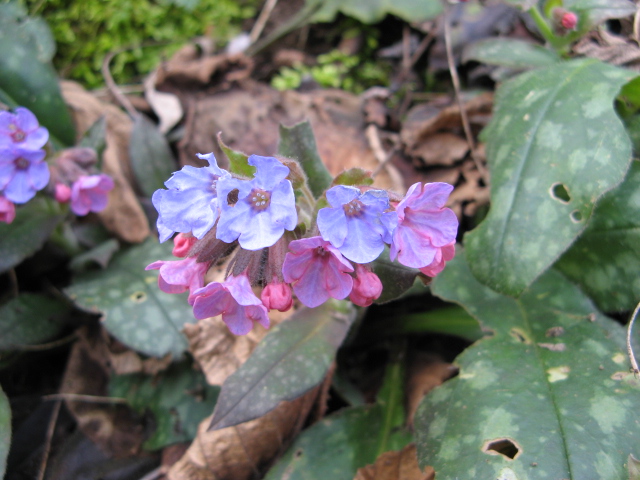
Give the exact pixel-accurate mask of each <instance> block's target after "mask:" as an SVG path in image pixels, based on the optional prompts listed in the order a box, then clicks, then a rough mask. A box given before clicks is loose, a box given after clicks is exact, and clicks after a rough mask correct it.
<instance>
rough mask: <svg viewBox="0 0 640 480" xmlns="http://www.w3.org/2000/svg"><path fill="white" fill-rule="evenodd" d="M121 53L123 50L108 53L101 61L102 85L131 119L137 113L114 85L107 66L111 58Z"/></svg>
mask: <svg viewBox="0 0 640 480" xmlns="http://www.w3.org/2000/svg"><path fill="white" fill-rule="evenodd" d="M123 51H124V50H120V51H117V52H109V53H107V55H105V57H104V60H103V61H102V76H103V77H104V83H106V84H107V88H108V89H109V91H110V92H111V94H112V95H113V97H114V98H115V99H116V101H117V102H118V103H119V104H120V105H121V106H122V108H124V109H125V110H126V111H127V113H128V114H129V116H130V117H131V118H136V117H137V116H138V115H139V113H138V111H137V110H136V109H135V108H134V107H133V105H132V104H131V102H130V101H129V99H128V98H127V97H125V96H124V95H123V94H122V92H121V91H120V88H119V87H118V85H116V82H115V81H114V80H113V77H112V76H111V71H110V70H109V64H110V63H111V60H112V59H113V57H115V56H116V55H117V54H118V53H122V52H123Z"/></svg>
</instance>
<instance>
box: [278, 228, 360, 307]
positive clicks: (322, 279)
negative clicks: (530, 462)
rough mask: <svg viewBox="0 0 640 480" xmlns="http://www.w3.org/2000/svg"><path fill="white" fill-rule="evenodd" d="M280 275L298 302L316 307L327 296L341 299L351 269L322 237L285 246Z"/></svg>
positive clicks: (350, 281) (347, 288)
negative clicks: (287, 283)
mask: <svg viewBox="0 0 640 480" xmlns="http://www.w3.org/2000/svg"><path fill="white" fill-rule="evenodd" d="M289 249H290V250H291V251H290V252H289V253H287V255H286V256H285V259H284V264H283V265H282V275H283V276H284V280H285V281H286V282H289V283H291V285H292V287H293V291H294V292H295V294H296V296H297V297H298V299H299V300H300V301H301V302H302V303H303V304H305V305H306V306H307V307H311V308H313V307H317V306H318V305H322V304H323V303H324V302H326V301H327V300H328V299H329V298H330V297H333V298H336V299H338V300H342V299H343V298H346V297H347V295H349V293H351V289H352V287H353V278H352V277H351V275H349V273H348V272H353V266H351V263H350V262H349V261H348V260H347V259H345V258H344V257H343V256H342V254H341V253H340V252H339V251H338V249H337V248H335V247H334V246H333V245H331V244H330V243H329V242H327V241H326V240H323V239H322V237H319V236H318V237H311V238H303V239H301V240H294V241H292V242H291V243H290V244H289Z"/></svg>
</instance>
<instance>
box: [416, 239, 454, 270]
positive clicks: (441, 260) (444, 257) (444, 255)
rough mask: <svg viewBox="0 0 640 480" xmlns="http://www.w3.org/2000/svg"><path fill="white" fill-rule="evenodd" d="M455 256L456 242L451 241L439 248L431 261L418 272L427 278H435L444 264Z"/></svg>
mask: <svg viewBox="0 0 640 480" xmlns="http://www.w3.org/2000/svg"><path fill="white" fill-rule="evenodd" d="M455 255H456V242H455V241H453V242H451V243H449V244H447V245H445V246H444V247H442V248H439V249H438V251H437V252H436V256H435V257H434V258H433V261H432V262H431V263H430V264H429V265H427V266H426V267H422V268H421V269H420V271H421V272H422V273H424V274H425V275H426V276H428V277H435V276H436V275H438V274H439V273H440V272H441V271H442V270H443V269H444V264H445V263H446V262H448V261H449V260H453V257H454V256H455Z"/></svg>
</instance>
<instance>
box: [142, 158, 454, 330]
mask: <svg viewBox="0 0 640 480" xmlns="http://www.w3.org/2000/svg"><path fill="white" fill-rule="evenodd" d="M198 156H199V157H200V159H202V160H205V161H206V162H207V163H208V166H205V167H201V168H195V167H191V166H186V167H184V168H183V169H182V170H180V171H178V172H175V173H174V174H173V176H172V177H171V178H170V179H169V180H168V181H167V182H166V183H165V185H166V187H167V189H161V190H158V191H156V192H155V193H154V195H153V197H152V201H153V204H154V206H155V208H156V210H157V211H158V220H157V227H158V233H159V236H160V241H165V240H168V239H169V238H170V237H171V236H172V235H174V234H175V233H177V235H176V236H175V237H174V249H173V254H174V255H175V256H176V257H180V258H181V259H180V260H173V261H156V262H154V263H152V264H151V265H149V266H148V267H147V270H159V278H158V284H159V287H160V289H161V290H162V291H164V292H167V293H181V292H186V291H187V290H188V291H189V304H190V305H191V306H192V307H193V313H194V316H195V317H196V318H197V319H204V318H208V317H212V316H216V315H221V316H222V320H223V321H224V322H225V323H226V324H227V326H228V327H229V329H230V331H231V332H233V333H234V334H238V335H242V334H246V333H248V332H249V331H251V329H252V328H253V325H254V322H258V323H260V324H261V325H263V326H265V327H268V326H269V319H268V316H267V313H268V311H269V310H271V309H276V310H280V311H286V310H288V309H289V308H291V307H292V305H293V294H295V296H296V297H297V298H298V300H299V301H300V302H301V303H302V304H304V305H306V306H307V307H317V306H319V305H321V304H322V303H324V302H325V301H327V300H328V299H329V298H335V299H345V298H347V297H349V298H350V300H351V301H352V302H353V303H355V304H356V305H360V306H368V305H371V303H373V301H375V300H376V299H377V298H378V297H379V296H380V294H381V293H382V288H383V287H382V282H381V281H380V279H379V278H378V276H377V275H376V274H375V273H374V272H373V269H372V266H371V262H373V261H375V260H376V259H377V258H378V257H379V256H380V254H381V253H382V252H383V250H384V249H385V246H387V245H388V246H389V255H390V258H391V260H392V261H393V260H396V259H397V260H398V262H399V263H401V264H403V265H405V266H407V267H411V268H416V269H419V270H420V271H421V272H422V273H423V274H424V275H427V276H431V277H433V276H435V275H437V274H438V273H439V272H440V271H441V270H442V269H443V268H444V265H445V262H447V261H449V260H451V259H452V258H453V256H454V254H455V239H456V233H457V230H458V219H457V217H456V215H455V214H454V213H453V212H452V211H451V210H450V209H448V208H445V206H444V205H445V203H446V201H447V198H448V196H449V194H450V193H451V191H452V189H453V187H452V186H451V185H448V184H446V183H427V184H424V185H423V184H421V183H416V184H415V185H412V186H411V188H409V190H408V192H407V194H406V196H405V197H404V198H402V199H399V198H397V199H396V197H390V195H389V192H387V191H384V190H378V189H373V188H370V187H361V188H357V187H354V186H347V185H335V186H333V187H331V188H329V189H328V190H327V191H326V192H325V195H324V198H322V199H319V200H318V201H316V200H315V199H314V198H313V196H312V195H311V193H310V192H309V191H308V189H307V187H306V184H303V185H302V186H301V187H300V188H301V189H302V190H303V191H302V192H301V194H300V195H299V196H298V198H299V199H300V201H299V204H297V203H296V195H295V193H294V188H293V185H292V182H291V180H290V179H291V178H294V177H296V176H297V175H299V174H298V172H291V171H290V168H289V166H292V165H293V164H292V163H291V161H288V160H287V162H286V163H287V165H289V166H287V165H285V163H283V162H281V161H280V160H278V159H277V158H274V157H263V156H259V155H251V156H250V157H249V158H248V159H247V161H248V164H249V165H251V166H253V167H255V169H256V171H255V174H254V176H253V178H251V179H246V178H238V177H237V176H234V175H232V174H231V173H229V172H227V171H226V170H224V169H222V168H220V167H219V166H218V164H217V161H216V159H215V157H214V156H213V154H212V153H209V154H207V155H200V154H198ZM303 183H304V182H303ZM304 189H307V190H306V191H305V190H304ZM309 199H311V200H309ZM325 199H326V201H325ZM319 203H321V204H322V205H326V206H323V208H319V209H317V205H318V204H319ZM302 211H304V215H303V214H302ZM298 213H301V215H300V218H299V215H298ZM301 219H305V220H301ZM306 219H311V220H306ZM314 219H315V221H314ZM234 251H235V252H236V254H235V256H234V257H233V258H232V259H231V261H230V262H229V266H228V269H227V275H226V280H224V281H223V282H211V283H209V284H206V282H205V275H206V273H207V271H208V269H209V268H210V266H211V265H214V264H216V263H218V262H219V261H221V260H222V259H223V258H225V257H227V256H228V255H230V254H231V253H232V252H234ZM259 287H262V291H261V293H260V297H258V296H257V295H256V293H254V290H253V288H259Z"/></svg>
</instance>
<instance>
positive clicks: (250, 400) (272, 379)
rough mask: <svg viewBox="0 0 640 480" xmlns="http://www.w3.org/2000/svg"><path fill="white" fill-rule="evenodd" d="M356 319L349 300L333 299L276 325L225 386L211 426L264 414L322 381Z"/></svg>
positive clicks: (303, 310) (213, 427)
mask: <svg viewBox="0 0 640 480" xmlns="http://www.w3.org/2000/svg"><path fill="white" fill-rule="evenodd" d="M354 317H355V314H354V310H353V309H352V308H350V304H349V303H347V302H340V301H329V302H326V303H324V304H323V305H321V306H319V307H316V308H302V309H301V310H299V311H298V312H296V313H295V314H294V315H293V316H292V317H291V318H290V319H288V320H287V321H285V322H282V323H281V324H279V325H278V326H276V327H275V328H274V329H273V331H272V332H270V333H269V334H268V335H267V336H266V337H265V338H264V340H263V341H262V342H261V343H260V344H259V345H258V346H257V347H256V349H255V350H254V352H253V354H252V355H251V357H249V359H248V360H247V361H246V362H245V363H244V364H243V365H242V366H241V367H240V368H239V369H238V370H237V371H236V372H235V373H234V374H233V375H231V376H230V377H229V378H228V379H227V380H226V381H225V382H224V384H223V385H222V391H221V392H220V398H219V399H218V403H217V405H216V409H215V411H214V412H213V419H212V420H211V428H212V429H216V430H217V429H221V428H225V427H229V426H232V425H237V424H239V423H242V422H246V421H249V420H253V419H254V418H258V417H261V416H262V415H264V414H266V413H267V412H269V411H271V410H273V409H274V408H275V407H276V406H277V405H278V404H279V403H280V402H282V401H285V400H294V399H295V398H298V397H299V396H301V395H302V394H304V393H305V392H307V391H309V390H310V389H311V388H313V387H315V386H316V385H318V384H319V383H320V382H321V381H322V379H323V378H324V376H325V374H326V373H327V370H328V369H329V366H330V365H331V362H333V359H334V357H335V353H336V350H337V349H338V347H339V346H340V345H341V344H342V341H343V340H344V337H345V335H346V334H347V331H348V330H349V327H350V326H351V323H352V322H353V320H354Z"/></svg>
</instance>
